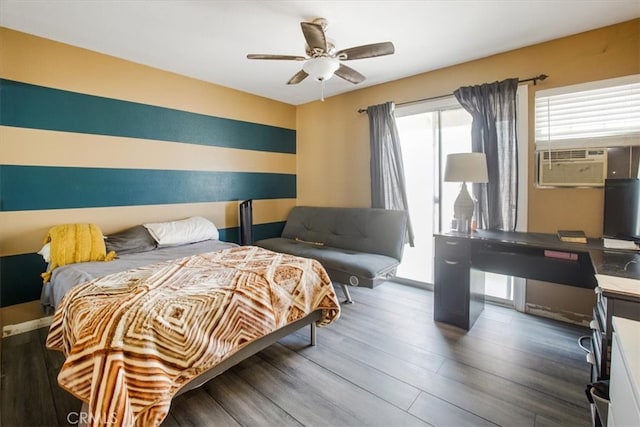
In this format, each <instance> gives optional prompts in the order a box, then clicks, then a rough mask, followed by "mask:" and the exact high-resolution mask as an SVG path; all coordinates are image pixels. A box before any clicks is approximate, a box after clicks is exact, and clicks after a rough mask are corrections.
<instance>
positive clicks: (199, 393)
mask: <svg viewBox="0 0 640 427" xmlns="http://www.w3.org/2000/svg"><path fill="white" fill-rule="evenodd" d="M171 415H172V416H173V418H174V419H175V421H176V422H177V423H178V424H179V425H180V426H181V427H237V426H239V425H240V424H239V423H238V422H237V421H236V420H235V419H234V418H233V417H232V416H231V415H229V413H227V411H225V409H224V408H223V407H222V406H220V404H219V403H218V402H216V401H215V399H213V398H212V397H211V396H209V394H208V393H207V392H206V391H204V390H203V389H202V388H198V389H195V390H192V391H190V392H189V393H185V394H183V395H180V396H178V397H176V398H175V399H173V402H172V404H171Z"/></svg>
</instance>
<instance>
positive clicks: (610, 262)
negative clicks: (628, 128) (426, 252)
mask: <svg viewBox="0 0 640 427" xmlns="http://www.w3.org/2000/svg"><path fill="white" fill-rule="evenodd" d="M484 272H492V273H499V274H505V275H510V276H517V277H523V278H526V279H535V280H541V281H546V282H553V283H560V284H563V285H568V286H576V287H580V288H588V289H594V288H596V287H597V281H596V278H595V274H596V273H598V274H607V275H614V276H622V277H628V278H632V279H640V254H639V253H638V252H636V251H621V250H613V249H605V248H604V246H603V244H602V240H600V239H589V241H588V243H587V244H580V243H564V242H561V241H560V240H559V239H558V237H557V236H556V235H554V234H542V233H518V232H497V231H486V230H480V231H477V232H474V233H471V234H463V233H445V234H437V235H435V280H434V292H435V295H434V300H435V307H434V318H435V320H436V321H441V322H446V323H450V324H453V325H456V326H459V327H461V328H464V329H470V328H471V327H472V326H473V324H474V323H475V321H476V319H477V318H478V316H479V315H480V313H481V312H482V310H483V309H484Z"/></svg>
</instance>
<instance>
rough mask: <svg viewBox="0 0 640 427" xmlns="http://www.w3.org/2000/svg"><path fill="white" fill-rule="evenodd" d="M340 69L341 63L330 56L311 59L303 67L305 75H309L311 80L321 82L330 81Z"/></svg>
mask: <svg viewBox="0 0 640 427" xmlns="http://www.w3.org/2000/svg"><path fill="white" fill-rule="evenodd" d="M339 67H340V61H338V60H337V59H336V58H331V57H328V56H320V57H318V58H311V59H309V60H307V62H305V63H304V64H303V65H302V69H303V70H304V71H305V73H307V74H309V76H311V78H313V79H314V80H317V81H319V82H322V81H325V80H328V79H330V78H331V76H333V73H334V72H335V71H336V70H337V69H338V68H339Z"/></svg>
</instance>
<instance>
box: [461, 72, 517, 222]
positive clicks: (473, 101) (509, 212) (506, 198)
mask: <svg viewBox="0 0 640 427" xmlns="http://www.w3.org/2000/svg"><path fill="white" fill-rule="evenodd" d="M517 90H518V79H507V80H504V81H501V82H494V83H485V84H482V85H479V86H468V87H461V88H459V89H457V90H456V91H454V92H453V93H454V95H455V97H456V99H457V100H458V102H460V104H461V105H462V107H463V108H464V109H465V110H467V111H468V112H469V113H470V114H471V116H472V117H473V122H472V125H471V146H472V150H471V151H474V152H481V153H485V154H486V156H487V171H488V174H489V182H488V183H487V184H486V185H484V184H473V193H474V196H475V197H476V199H477V201H478V207H477V209H478V210H479V215H477V219H478V221H479V222H478V228H484V229H489V230H504V231H514V230H515V228H516V219H517V212H518V141H517V128H516V92H517Z"/></svg>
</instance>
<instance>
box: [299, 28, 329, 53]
mask: <svg viewBox="0 0 640 427" xmlns="http://www.w3.org/2000/svg"><path fill="white" fill-rule="evenodd" d="M300 26H301V27H302V34H304V39H305V40H306V41H307V45H308V46H309V48H310V49H311V50H313V49H321V50H322V51H323V52H326V51H327V38H326V37H325V35H324V31H323V30H322V25H319V24H314V23H313V22H301V23H300Z"/></svg>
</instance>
